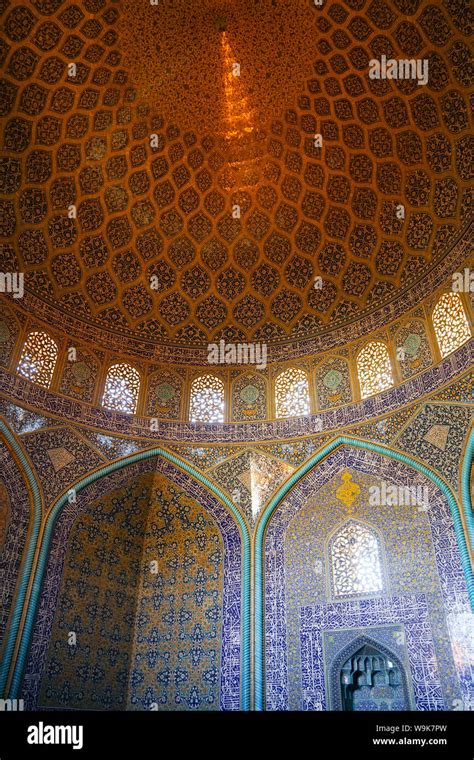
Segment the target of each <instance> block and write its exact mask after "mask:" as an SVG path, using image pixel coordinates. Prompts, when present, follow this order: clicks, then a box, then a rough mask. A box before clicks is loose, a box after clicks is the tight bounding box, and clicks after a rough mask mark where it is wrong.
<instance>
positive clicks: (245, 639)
mask: <svg viewBox="0 0 474 760" xmlns="http://www.w3.org/2000/svg"><path fill="white" fill-rule="evenodd" d="M0 430H1V431H2V433H3V434H4V435H5V437H6V438H7V440H8V441H9V443H10V444H11V446H12V448H14V450H15V452H16V453H17V454H18V456H19V458H20V459H21V462H22V465H23V466H24V468H25V471H26V473H27V475H28V480H29V481H30V480H31V485H32V487H33V484H34V485H35V487H36V493H35V492H34V493H35V514H34V530H33V531H32V533H31V536H30V540H29V542H28V547H27V552H26V561H25V565H24V567H23V572H22V576H21V582H20V593H19V594H18V597H17V599H16V601H15V606H14V610H13V613H12V624H11V626H10V629H9V635H8V640H7V644H6V648H5V656H4V661H3V663H2V670H1V680H0V693H3V692H4V690H5V684H6V679H7V676H8V672H9V670H10V664H11V660H12V656H13V650H14V648H15V641H16V638H17V634H18V627H19V622H20V618H21V615H22V610H23V604H24V600H25V593H26V588H27V585H28V582H29V578H30V575H31V566H32V562H33V556H34V553H35V549H36V544H37V541H38V533H39V529H40V524H41V502H40V496H39V490H38V486H37V484H36V481H35V479H34V475H33V472H32V470H31V468H30V466H29V463H28V461H27V460H26V458H25V456H24V454H23V452H22V450H21V448H20V447H19V445H18V443H17V442H16V440H15V439H14V437H13V436H12V434H11V433H10V431H9V430H8V428H7V427H6V426H5V425H4V424H3V422H1V421H0ZM156 456H159V457H162V458H163V459H165V460H166V461H168V462H171V463H172V464H175V465H176V466H178V467H180V468H181V469H183V470H185V471H186V472H187V473H188V474H189V475H191V477H193V478H194V479H195V480H197V481H198V482H199V483H201V484H202V485H204V486H205V487H206V488H207V489H208V490H209V491H210V492H211V493H213V494H214V495H215V496H217V497H218V498H219V499H220V500H221V501H222V502H223V503H224V504H225V506H226V507H227V509H228V510H229V512H230V513H231V514H232V516H233V517H234V519H235V521H236V523H237V524H238V526H239V528H240V533H241V537H242V613H241V629H242V649H241V709H242V710H249V709H250V535H249V531H248V527H247V524H246V522H245V520H244V519H243V517H242V515H241V514H240V512H239V511H238V510H237V509H236V507H235V506H234V504H233V503H232V502H231V500H230V499H229V497H228V496H226V495H225V494H224V493H223V491H221V490H220V488H218V487H217V486H216V485H215V484H214V483H212V482H211V481H210V480H209V479H208V478H207V477H206V476H205V475H203V474H202V473H200V472H199V471H198V470H196V469H195V468H194V467H192V466H191V465H190V464H188V463H187V462H184V461H183V460H181V459H180V458H179V457H177V456H174V454H170V453H169V452H168V451H166V449H162V448H159V447H157V448H153V449H149V450H148V451H142V452H140V453H138V454H132V455H130V456H129V457H126V458H125V459H121V460H120V461H118V462H112V463H111V464H108V465H106V466H104V467H102V468H101V469H100V470H98V471H97V472H94V473H92V474H91V475H88V476H87V477H85V478H83V479H82V480H81V481H80V482H79V483H77V484H75V486H74V489H75V491H76V492H79V491H81V490H82V489H83V488H86V486H88V485H90V484H91V483H93V482H95V481H96V480H98V479H99V478H102V477H104V476H106V475H109V474H111V473H112V472H116V471H117V470H120V469H122V468H124V467H127V466H128V465H131V464H134V463H135V462H140V461H142V460H144V459H149V458H151V457H156ZM67 501H68V494H67V493H66V494H63V496H61V498H60V499H59V500H58V501H57V502H56V503H55V505H54V507H53V508H52V509H51V511H50V513H49V515H48V519H47V522H46V525H45V529H44V535H43V540H42V542H41V548H40V553H39V557H38V564H37V567H36V572H35V576H34V580H33V585H32V590H31V596H30V600H29V603H28V608H27V612H26V617H25V624H24V627H23V632H22V635H21V640H20V644H19V648H18V655H17V658H16V661H15V665H14V670H13V676H12V682H11V686H10V689H9V691H8V695H7V696H8V698H10V699H15V698H18V695H19V692H20V686H21V680H22V677H23V672H24V668H25V663H26V657H27V654H28V649H29V646H30V643H31V638H32V635H33V627H34V621H35V617H36V613H37V609H38V605H39V601H40V594H41V586H42V583H43V578H44V575H45V571H46V566H47V562H48V556H49V548H50V544H51V540H52V537H53V533H54V528H55V524H56V521H57V519H58V517H59V515H60V513H61V510H62V508H63V507H64V505H65V504H66V503H67Z"/></svg>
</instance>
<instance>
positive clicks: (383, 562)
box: [324, 517, 390, 602]
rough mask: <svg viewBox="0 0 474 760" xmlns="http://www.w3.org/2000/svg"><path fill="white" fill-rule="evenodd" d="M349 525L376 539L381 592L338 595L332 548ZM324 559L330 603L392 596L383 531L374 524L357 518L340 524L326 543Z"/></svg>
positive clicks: (327, 593)
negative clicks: (359, 528) (355, 526)
mask: <svg viewBox="0 0 474 760" xmlns="http://www.w3.org/2000/svg"><path fill="white" fill-rule="evenodd" d="M349 524H353V525H357V526H360V527H362V528H363V529H364V530H365V531H366V532H368V533H370V534H371V535H372V536H373V537H374V538H375V539H376V542H377V549H378V561H379V566H380V579H381V583H382V588H381V589H380V591H361V592H360V593H351V594H336V585H335V579H334V571H333V563H332V546H333V544H334V541H335V540H336V539H337V536H338V534H339V533H340V532H341V531H342V530H343V529H344V528H345V527H346V526H348V525H349ZM324 558H325V565H326V596H327V599H328V601H330V602H350V601H359V600H361V599H380V598H381V597H384V596H388V595H389V594H390V578H389V573H388V566H387V557H386V553H385V543H384V539H383V535H382V533H381V531H380V530H379V529H378V528H377V527H376V526H375V525H373V524H372V523H368V522H366V521H365V520H360V519H359V518H356V517H347V518H346V519H345V520H343V521H342V522H340V523H338V524H337V525H336V526H335V527H334V528H333V529H332V531H331V532H330V533H329V535H328V536H327V538H326V540H325V542H324Z"/></svg>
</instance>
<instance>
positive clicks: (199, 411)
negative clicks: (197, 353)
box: [189, 375, 224, 422]
mask: <svg viewBox="0 0 474 760" xmlns="http://www.w3.org/2000/svg"><path fill="white" fill-rule="evenodd" d="M189 419H190V421H191V422H224V383H223V382H222V380H221V379H220V378H218V377H215V375H201V377H196V379H195V380H193V382H192V385H191V404H190V407H189Z"/></svg>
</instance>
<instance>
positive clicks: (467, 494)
mask: <svg viewBox="0 0 474 760" xmlns="http://www.w3.org/2000/svg"><path fill="white" fill-rule="evenodd" d="M473 458H474V429H473V430H471V434H470V436H469V439H468V442H467V446H466V451H465V452H464V460H463V463H462V474H461V493H462V503H463V506H464V515H465V517H466V526H467V532H468V535H469V541H470V543H471V546H474V512H473V511H472V503H471V468H472V460H473Z"/></svg>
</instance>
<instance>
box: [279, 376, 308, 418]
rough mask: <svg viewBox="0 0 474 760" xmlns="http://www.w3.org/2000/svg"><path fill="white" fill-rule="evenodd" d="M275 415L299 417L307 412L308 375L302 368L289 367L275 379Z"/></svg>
mask: <svg viewBox="0 0 474 760" xmlns="http://www.w3.org/2000/svg"><path fill="white" fill-rule="evenodd" d="M275 406H276V416H277V417H299V416H301V415H304V414H309V411H310V405H309V388H308V377H307V375H306V372H305V371H304V370H302V369H296V368H295V367H289V368H288V369H286V370H284V372H281V373H280V374H279V375H278V377H277V379H276V381H275Z"/></svg>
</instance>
